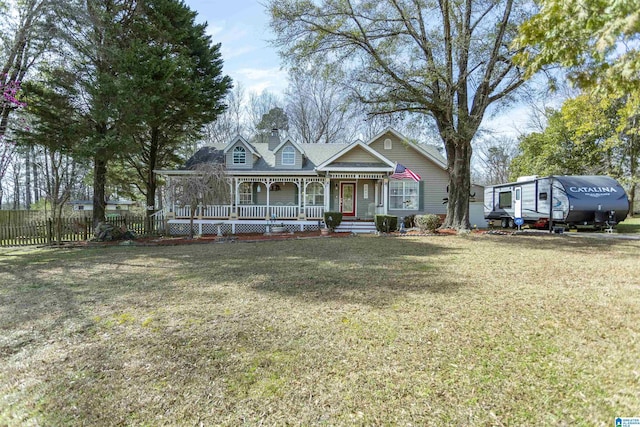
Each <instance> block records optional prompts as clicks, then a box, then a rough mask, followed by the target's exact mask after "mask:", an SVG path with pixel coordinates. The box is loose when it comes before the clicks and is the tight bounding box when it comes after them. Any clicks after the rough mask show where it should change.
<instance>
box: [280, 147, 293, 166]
mask: <svg viewBox="0 0 640 427" xmlns="http://www.w3.org/2000/svg"><path fill="white" fill-rule="evenodd" d="M282 164H283V165H295V164H296V151H295V150H294V148H293V147H291V146H289V147H284V148H283V149H282Z"/></svg>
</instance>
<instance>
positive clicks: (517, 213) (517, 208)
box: [513, 187, 522, 218]
mask: <svg viewBox="0 0 640 427" xmlns="http://www.w3.org/2000/svg"><path fill="white" fill-rule="evenodd" d="M515 193H516V194H515V200H514V204H513V208H514V209H513V216H514V217H515V218H522V187H516V188H515Z"/></svg>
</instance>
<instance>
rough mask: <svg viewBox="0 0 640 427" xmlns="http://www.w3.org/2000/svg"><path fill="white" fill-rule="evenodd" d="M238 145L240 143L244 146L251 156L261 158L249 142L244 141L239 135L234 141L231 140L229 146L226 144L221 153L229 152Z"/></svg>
mask: <svg viewBox="0 0 640 427" xmlns="http://www.w3.org/2000/svg"><path fill="white" fill-rule="evenodd" d="M238 143H241V144H242V145H244V146H245V148H247V149H248V150H249V152H251V154H253V155H254V156H258V157H262V156H261V155H260V153H258V151H257V150H256V148H255V147H254V146H253V145H251V144H250V143H249V141H247V140H246V139H244V138H243V137H242V136H240V135H238V136H236V137H235V138H234V139H232V140H231V142H230V143H229V144H227V146H226V147H225V149H224V151H223V152H224V153H225V154H226V153H227V152H228V151H229V150H231V148H232V147H235V146H237V145H238Z"/></svg>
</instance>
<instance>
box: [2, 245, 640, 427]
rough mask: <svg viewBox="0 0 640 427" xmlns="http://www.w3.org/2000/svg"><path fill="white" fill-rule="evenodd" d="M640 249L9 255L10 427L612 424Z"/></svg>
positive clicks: (635, 357) (626, 372)
mask: <svg viewBox="0 0 640 427" xmlns="http://www.w3.org/2000/svg"><path fill="white" fill-rule="evenodd" d="M639 259H640V241H622V240H621V241H608V240H606V241H605V240H592V239H587V238H575V237H570V236H551V235H541V236H518V237H515V236H468V237H452V236H448V237H420V238H401V239H400V238H377V237H358V238H352V239H313V240H296V241H286V242H262V243H235V244H232V243H225V244H208V245H192V246H182V247H180V246H172V247H155V248H154V247H112V248H104V249H73V250H45V249H42V250H31V251H29V250H25V249H15V250H8V249H2V250H0V366H1V368H0V425H5V424H8V425H92V426H93V425H201V424H202V425H218V424H219V425H233V426H235V425H258V424H262V425H287V424H290V425H437V426H442V425H448V426H453V425H589V426H591V425H613V422H614V417H616V416H628V417H629V416H639V415H640V368H639V366H640V365H639V363H638V361H639V355H640V336H639V332H640V263H639V262H638V260H639Z"/></svg>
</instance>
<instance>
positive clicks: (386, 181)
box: [382, 178, 389, 215]
mask: <svg viewBox="0 0 640 427" xmlns="http://www.w3.org/2000/svg"><path fill="white" fill-rule="evenodd" d="M382 197H383V199H382V208H383V212H384V214H385V215H386V214H387V213H389V178H385V179H384V180H383V181H382Z"/></svg>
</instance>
